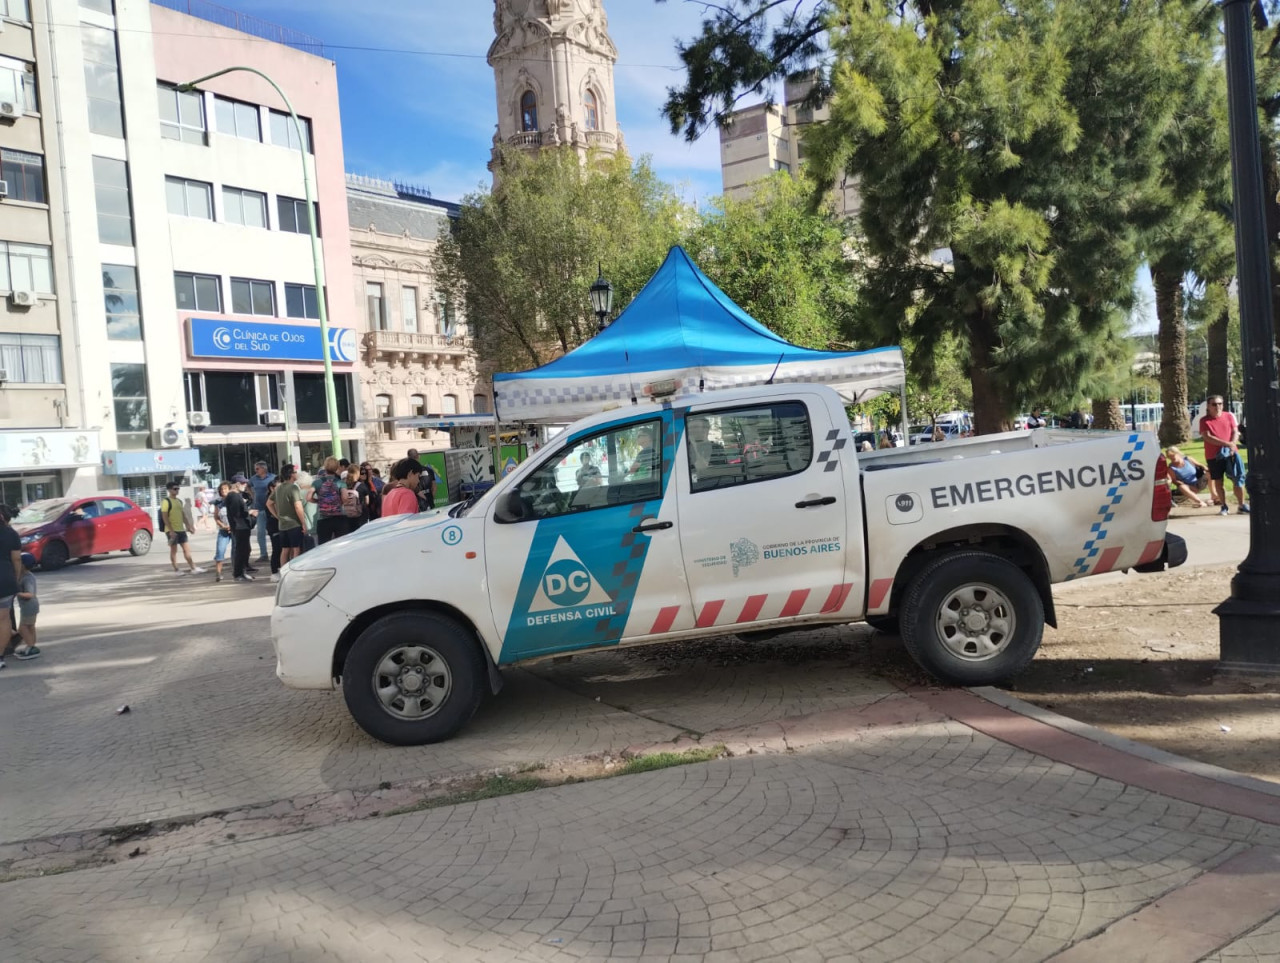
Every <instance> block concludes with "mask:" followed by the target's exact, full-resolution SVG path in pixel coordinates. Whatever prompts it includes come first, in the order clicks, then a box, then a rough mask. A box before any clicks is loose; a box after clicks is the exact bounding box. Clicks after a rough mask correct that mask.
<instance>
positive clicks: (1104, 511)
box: [1067, 435, 1146, 581]
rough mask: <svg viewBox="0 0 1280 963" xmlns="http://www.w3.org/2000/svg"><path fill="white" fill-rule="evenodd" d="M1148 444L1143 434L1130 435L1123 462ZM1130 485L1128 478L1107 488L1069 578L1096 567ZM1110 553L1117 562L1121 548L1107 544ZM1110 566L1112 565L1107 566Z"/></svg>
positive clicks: (1083, 574)
mask: <svg viewBox="0 0 1280 963" xmlns="http://www.w3.org/2000/svg"><path fill="white" fill-rule="evenodd" d="M1145 446H1146V442H1145V441H1143V440H1142V436H1141V435H1130V436H1129V447H1128V449H1127V450H1126V451H1125V453H1124V454H1123V455H1121V456H1120V460H1121V461H1122V462H1127V461H1129V460H1130V459H1131V458H1133V456H1134V455H1136V454H1137V453H1138V452H1140V451H1142V449H1143V448H1144V447H1145ZM1128 487H1129V481H1128V480H1127V479H1126V480H1125V481H1122V482H1120V483H1118V484H1116V485H1113V486H1112V487H1111V488H1108V489H1107V500H1106V501H1105V502H1103V503H1102V505H1101V506H1100V507H1099V508H1098V521H1096V522H1094V523H1093V524H1092V525H1091V526H1090V527H1089V537H1088V538H1087V539H1086V540H1085V543H1084V546H1083V547H1082V548H1081V549H1080V557H1079V558H1077V559H1076V561H1075V565H1074V566H1073V567H1074V569H1075V571H1073V572H1070V573H1069V574H1068V575H1067V580H1068V581H1070V580H1071V579H1074V578H1081V577H1083V576H1085V575H1088V574H1089V570H1090V569H1092V568H1093V567H1094V562H1095V560H1096V559H1097V558H1098V556H1099V555H1100V554H1102V552H1103V548H1104V546H1103V542H1105V541H1106V539H1107V535H1108V533H1109V531H1110V530H1109V529H1108V528H1107V526H1108V525H1110V524H1111V522H1112V520H1113V519H1114V518H1115V517H1116V508H1117V507H1118V506H1119V505H1120V502H1121V500H1122V499H1123V498H1124V494H1125V493H1124V490H1125V489H1126V488H1128ZM1107 552H1108V554H1110V553H1112V552H1114V555H1112V558H1111V562H1112V564H1114V563H1115V558H1116V557H1117V556H1118V555H1119V554H1120V550H1119V549H1117V548H1116V547H1115V546H1107ZM1107 567H1108V568H1109V567H1110V566H1107Z"/></svg>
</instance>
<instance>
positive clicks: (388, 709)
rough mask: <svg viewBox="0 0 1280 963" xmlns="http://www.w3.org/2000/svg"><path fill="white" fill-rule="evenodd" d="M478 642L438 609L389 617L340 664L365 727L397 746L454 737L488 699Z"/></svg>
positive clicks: (346, 693)
mask: <svg viewBox="0 0 1280 963" xmlns="http://www.w3.org/2000/svg"><path fill="white" fill-rule="evenodd" d="M484 680H485V666H484V658H483V656H482V655H481V653H480V649H479V643H478V642H477V641H476V639H475V638H474V637H473V636H472V634H471V633H470V632H468V631H467V630H466V629H465V628H463V627H462V626H461V625H459V624H458V623H457V622H454V621H453V620H452V619H449V618H446V617H444V616H442V615H437V614H435V613H432V612H397V613H393V614H391V615H384V616H383V617H382V618H380V619H378V620H377V621H376V622H374V623H373V624H372V625H370V626H369V627H368V628H367V629H365V630H364V631H363V632H361V633H360V637H359V638H357V639H356V641H355V644H354V645H353V646H352V647H351V651H350V652H348V653H347V660H346V663H345V664H344V665H343V667H342V695H343V697H344V698H345V699H346V701H347V708H348V709H349V710H350V711H351V715H352V717H353V718H354V719H355V720H356V722H357V723H359V725H360V728H362V729H364V731H365V732H367V733H369V735H371V736H373V737H374V738H375V739H381V740H382V741H383V742H388V743H391V745H393V746H421V745H425V744H427V743H429V742H440V741H441V740H443V739H448V738H449V737H450V736H452V735H453V734H454V733H455V732H457V731H458V730H459V729H461V728H462V727H463V726H464V725H466V724H467V722H468V721H470V719H471V717H472V716H473V715H474V714H475V711H476V709H477V708H478V707H479V705H480V701H481V699H482V698H483V697H484Z"/></svg>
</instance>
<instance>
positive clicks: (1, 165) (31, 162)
mask: <svg viewBox="0 0 1280 963" xmlns="http://www.w3.org/2000/svg"><path fill="white" fill-rule="evenodd" d="M0 2H3V0H0ZM0 180H2V181H4V182H5V185H6V186H7V187H8V188H9V199H10V200H14V201H30V202H31V203H33V204H43V203H45V201H46V199H47V198H46V196H45V192H44V157H43V156H42V155H40V154H28V153H27V152H26V151H23V150H12V149H11V148H7V147H6V148H5V149H3V150H0Z"/></svg>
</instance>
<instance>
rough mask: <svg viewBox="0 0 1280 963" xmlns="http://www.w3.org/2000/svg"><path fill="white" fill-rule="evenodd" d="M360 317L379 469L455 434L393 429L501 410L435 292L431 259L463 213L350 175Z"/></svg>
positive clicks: (411, 190)
mask: <svg viewBox="0 0 1280 963" xmlns="http://www.w3.org/2000/svg"><path fill="white" fill-rule="evenodd" d="M347 212H348V216H349V219H350V222H351V254H352V264H353V268H354V275H355V297H356V301H357V308H358V310H359V311H362V312H363V313H364V316H365V318H364V321H365V324H364V328H365V333H364V335H363V336H362V340H361V344H362V347H363V357H362V362H363V371H364V377H363V378H362V379H361V383H362V387H363V392H362V398H361V400H362V402H363V404H364V410H365V412H366V417H367V420H366V422H365V426H364V428H365V436H364V445H365V457H366V458H367V459H369V460H370V461H373V462H374V463H375V464H379V465H385V464H387V463H390V462H393V461H396V460H397V459H400V458H403V457H404V455H405V452H406V451H407V450H408V449H409V448H419V449H422V450H429V449H431V448H436V447H447V446H448V444H449V436H448V433H447V432H435V431H431V430H428V429H406V428H403V427H397V426H396V424H395V421H394V419H396V418H403V417H410V416H422V415H436V414H441V415H454V414H466V413H473V412H490V411H492V410H493V407H492V398H491V394H490V392H489V389H488V388H487V387H486V386H484V385H482V384H478V379H477V370H476V355H475V350H474V348H473V346H472V342H471V338H470V337H469V336H468V333H467V324H466V320H465V319H464V317H463V316H462V314H461V312H460V311H459V309H458V306H455V305H453V304H451V303H450V302H449V300H448V299H447V298H446V297H445V296H444V294H443V293H441V292H439V291H437V290H436V288H435V285H434V280H433V278H434V272H433V270H432V258H433V257H434V255H435V251H436V247H437V245H438V244H439V242H440V238H441V237H443V236H444V235H446V234H447V233H448V232H449V230H450V222H451V219H452V218H456V217H457V216H458V205H457V204H456V203H452V202H450V201H442V200H437V199H436V198H433V197H432V196H431V194H430V192H428V191H427V190H425V189H423V188H418V187H414V186H412V185H407V184H396V183H394V182H392V181H387V180H382V179H380V178H374V177H361V176H359V175H356V174H348V175H347Z"/></svg>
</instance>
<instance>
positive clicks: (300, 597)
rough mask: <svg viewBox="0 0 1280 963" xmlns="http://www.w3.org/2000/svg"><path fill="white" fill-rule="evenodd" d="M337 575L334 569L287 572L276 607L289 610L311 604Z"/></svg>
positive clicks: (281, 583)
mask: <svg viewBox="0 0 1280 963" xmlns="http://www.w3.org/2000/svg"><path fill="white" fill-rule="evenodd" d="M337 574H338V570H337V569H334V568H304V569H294V570H293V571H291V572H285V573H284V574H283V576H282V577H281V579H280V588H279V590H278V591H277V592H276V605H278V606H280V607H281V608H288V607H289V606H291V605H304V604H305V603H307V602H310V601H311V600H312V599H313V598H315V597H316V596H317V595H319V594H320V590H321V589H322V588H324V587H325V586H326V585H328V584H329V580H330V579H332V578H333V577H334V576H335V575H337Z"/></svg>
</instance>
